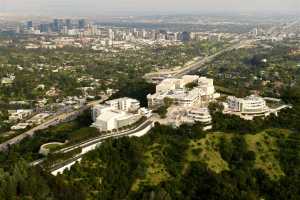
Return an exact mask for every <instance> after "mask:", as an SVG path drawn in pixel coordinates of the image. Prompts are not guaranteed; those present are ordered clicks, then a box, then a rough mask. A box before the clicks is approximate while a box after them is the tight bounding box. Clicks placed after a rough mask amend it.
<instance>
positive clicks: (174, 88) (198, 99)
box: [147, 75, 219, 108]
mask: <svg viewBox="0 0 300 200" xmlns="http://www.w3.org/2000/svg"><path fill="white" fill-rule="evenodd" d="M191 83H195V87H193V88H191V89H190V88H187V87H186V86H187V84H191ZM217 97H219V94H217V93H215V88H214V84H213V79H208V78H206V77H199V76H196V75H185V76H183V77H182V78H181V79H175V78H168V79H165V80H163V81H162V82H161V83H160V84H158V85H157V86H156V93H155V94H153V95H151V94H149V95H148V96H147V99H148V106H149V107H150V108H155V107H159V106H161V105H163V104H164V99H165V98H170V99H172V100H173V101H174V103H175V104H178V105H180V106H184V107H189V106H192V105H199V106H207V105H208V103H209V102H210V101H212V100H214V99H215V98H217Z"/></svg>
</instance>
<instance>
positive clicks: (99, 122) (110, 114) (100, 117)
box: [92, 97, 151, 132]
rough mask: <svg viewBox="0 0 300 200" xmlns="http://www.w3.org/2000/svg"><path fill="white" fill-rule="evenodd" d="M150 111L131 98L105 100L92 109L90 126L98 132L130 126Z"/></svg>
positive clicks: (146, 115)
mask: <svg viewBox="0 0 300 200" xmlns="http://www.w3.org/2000/svg"><path fill="white" fill-rule="evenodd" d="M150 115H151V112H150V111H148V110H147V109H146V108H141V107H140V102H139V101H138V100H136V99H131V98H127V97H124V98H120V99H114V100H110V101H106V102H105V104H101V105H96V106H94V107H93V109H92V119H93V121H94V123H93V124H92V127H95V128H97V129H98V130H99V131H100V132H106V131H115V130H118V129H121V128H124V127H128V126H131V125H133V124H135V123H136V122H138V121H139V120H141V119H142V117H143V116H145V117H149V116H150Z"/></svg>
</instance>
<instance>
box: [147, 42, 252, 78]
mask: <svg viewBox="0 0 300 200" xmlns="http://www.w3.org/2000/svg"><path fill="white" fill-rule="evenodd" d="M255 41H256V40H242V41H239V42H236V43H234V44H233V45H231V46H230V47H227V48H225V49H223V50H221V51H219V52H217V53H215V54H213V55H210V56H207V57H205V58H201V59H199V60H197V61H196V62H194V63H193V64H190V65H188V66H186V67H183V68H181V69H179V70H175V71H174V70H170V71H162V72H153V73H149V74H146V75H145V78H146V79H151V78H156V77H160V76H166V75H170V76H171V77H173V78H180V77H182V76H183V75H186V74H189V73H191V72H193V71H196V70H198V69H199V68H201V67H203V66H204V65H205V64H207V63H210V62H212V61H213V60H214V59H215V58H217V57H218V56H220V55H222V54H224V53H226V52H229V51H232V50H234V49H239V48H242V47H244V46H247V45H250V44H252V43H253V42H255Z"/></svg>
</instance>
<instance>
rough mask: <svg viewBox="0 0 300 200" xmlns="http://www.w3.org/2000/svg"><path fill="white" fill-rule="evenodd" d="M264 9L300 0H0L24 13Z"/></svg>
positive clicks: (4, 7)
mask: <svg viewBox="0 0 300 200" xmlns="http://www.w3.org/2000/svg"><path fill="white" fill-rule="evenodd" d="M265 10H267V11H272V12H278V11H283V12H287V11H292V12H299V13H300V0H0V12H13V13H19V14H24V15H28V14H29V15H31V14H32V15H41V14H44V15H53V14H59V15H64V14H65V15H91V16H92V15H116V14H131V13H132V14H160V13H188V12H194V13H195V12H197V11H212V12H213V11H227V12H230V11H265Z"/></svg>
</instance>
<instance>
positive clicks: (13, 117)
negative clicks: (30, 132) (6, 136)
mask: <svg viewBox="0 0 300 200" xmlns="http://www.w3.org/2000/svg"><path fill="white" fill-rule="evenodd" d="M8 113H9V118H8V121H9V122H10V123H13V122H20V121H21V122H20V123H17V124H15V125H13V126H11V127H10V129H11V130H22V129H26V128H27V127H29V126H33V125H39V124H41V123H43V122H44V121H45V120H46V119H47V118H48V117H49V116H50V114H49V113H39V114H36V115H34V116H33V114H34V111H33V110H32V109H18V110H9V111H8ZM30 117H31V118H30ZM28 118H29V119H28ZM26 119H27V120H26Z"/></svg>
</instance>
